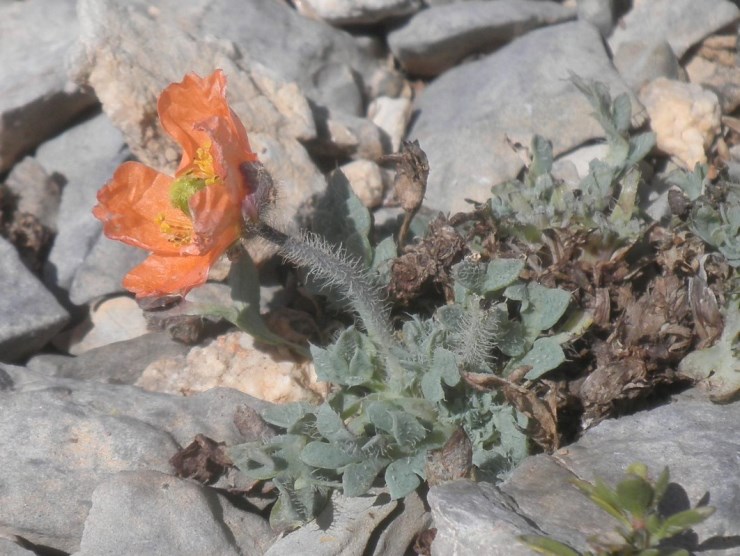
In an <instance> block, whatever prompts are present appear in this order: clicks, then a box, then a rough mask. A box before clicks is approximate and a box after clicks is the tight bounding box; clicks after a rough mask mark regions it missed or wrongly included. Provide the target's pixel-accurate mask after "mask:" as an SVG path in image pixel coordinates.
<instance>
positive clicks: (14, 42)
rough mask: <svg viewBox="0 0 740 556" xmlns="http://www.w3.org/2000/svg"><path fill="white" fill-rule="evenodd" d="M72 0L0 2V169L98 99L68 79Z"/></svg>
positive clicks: (74, 28)
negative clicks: (66, 57)
mask: <svg viewBox="0 0 740 556" xmlns="http://www.w3.org/2000/svg"><path fill="white" fill-rule="evenodd" d="M76 36H77V21H76V18H75V2H74V0H30V1H27V2H8V3H4V4H0V172H3V171H5V170H7V169H8V168H10V166H11V165H12V164H13V162H15V161H16V160H17V159H18V157H19V156H20V155H21V154H22V153H23V152H25V151H28V150H30V149H32V148H33V147H35V146H36V145H38V144H39V143H41V141H43V140H44V139H46V138H47V137H49V136H51V135H53V134H54V133H57V132H58V131H60V130H61V129H63V127H64V126H65V125H66V124H67V123H69V122H70V121H71V120H72V119H73V118H74V117H75V116H77V115H78V114H79V113H80V112H81V111H83V110H85V109H86V108H87V107H89V106H91V105H92V104H93V103H94V102H95V97H94V96H93V95H91V94H90V93H89V92H83V91H81V90H80V89H79V88H77V87H75V86H73V85H72V84H71V83H69V81H68V79H67V72H66V69H65V65H64V61H65V56H66V55H67V53H68V51H69V49H70V47H71V45H72V44H74V41H75V38H76Z"/></svg>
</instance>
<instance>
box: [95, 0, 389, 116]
mask: <svg viewBox="0 0 740 556" xmlns="http://www.w3.org/2000/svg"><path fill="white" fill-rule="evenodd" d="M106 3H109V2H106V1H104V0H95V1H94V2H85V3H84V4H81V7H82V9H83V10H85V11H88V10H94V11H96V12H97V13H102V12H103V11H105V10H107V9H108V8H107V7H105V5H106ZM134 3H135V4H136V5H137V6H138V8H139V9H140V10H141V11H148V8H149V6H150V2H148V1H147V0H136V2H131V3H130V4H134ZM150 13H152V12H151V11H150ZM149 17H152V18H153V19H154V20H155V21H154V25H155V27H156V28H157V29H160V28H161V27H163V26H169V25H170V24H171V23H172V22H175V23H176V24H177V25H178V26H180V28H181V29H182V30H184V31H186V32H187V33H188V34H190V35H191V36H193V37H207V36H212V37H219V38H220V39H225V40H228V41H233V43H234V44H235V45H236V46H237V48H238V50H239V51H240V52H241V53H242V54H244V56H248V57H249V59H250V60H254V61H256V62H259V63H260V64H262V65H263V66H264V67H268V68H270V69H271V70H272V71H273V72H275V74H277V75H279V76H280V77H281V78H282V79H283V80H286V81H294V82H296V83H298V85H299V87H300V88H301V90H302V91H303V92H304V93H305V94H306V95H307V96H308V97H310V98H311V99H313V100H315V101H316V102H318V103H319V104H322V105H325V106H327V107H329V108H332V109H335V110H343V111H345V112H349V113H352V114H355V115H358V116H359V115H362V111H358V107H359V108H362V106H363V103H362V97H363V86H362V83H363V81H366V80H369V79H371V77H372V76H373V74H374V73H376V72H381V73H382V72H385V71H387V70H384V69H382V68H381V65H382V64H381V63H380V61H378V60H376V59H374V58H373V56H371V55H370V53H368V52H366V51H365V50H363V49H362V48H361V47H360V46H358V44H357V42H356V41H355V40H354V39H353V38H352V37H351V36H350V35H349V34H348V33H346V32H344V31H341V30H338V29H335V28H333V27H331V26H330V25H328V24H327V23H324V22H323V21H316V20H310V19H307V18H305V17H302V16H301V15H300V14H298V13H297V12H296V11H295V10H293V9H292V8H291V7H290V6H289V5H288V4H286V3H284V2H274V1H273V0H252V1H250V2H243V1H242V0H217V1H213V0H193V1H191V2H188V3H187V4H183V3H182V2H179V1H178V0H166V1H160V2H157V8H156V14H155V15H150V16H149ZM123 22H126V23H128V22H127V21H126V19H124V20H122V23H123ZM114 29H115V26H114ZM154 39H155V40H154V41H153V42H154V43H156V45H157V46H156V48H157V50H155V51H154V52H157V56H158V57H161V56H162V54H164V52H162V50H163V46H164V45H163V41H162V38H161V34H158V35H155V37H154ZM140 40H142V37H140ZM165 42H166V41H165ZM172 46H175V47H176V46H177V44H175V45H172ZM167 48H170V47H168V46H164V49H167ZM174 54H175V55H176V54H177V51H175V52H174ZM184 54H185V53H183V56H182V58H183V60H182V62H183V63H187V61H188V56H185V55H184ZM175 59H177V58H175ZM162 62H164V60H162ZM182 65H183V64H182V63H178V64H177V65H176V67H181V66H182ZM201 65H202V64H201ZM191 67H192V69H193V70H196V68H197V66H193V65H192V64H191ZM212 67H216V66H211V68H212ZM162 69H165V68H164V67H163V68H159V70H158V71H161V70H162ZM208 71H209V72H210V71H211V70H208ZM168 73H169V72H167V73H165V74H163V75H161V76H160V78H161V79H166V76H167V75H168ZM177 73H179V74H180V76H178V80H179V78H180V77H181V75H182V74H183V73H184V72H181V71H180V72H177ZM348 93H351V94H348Z"/></svg>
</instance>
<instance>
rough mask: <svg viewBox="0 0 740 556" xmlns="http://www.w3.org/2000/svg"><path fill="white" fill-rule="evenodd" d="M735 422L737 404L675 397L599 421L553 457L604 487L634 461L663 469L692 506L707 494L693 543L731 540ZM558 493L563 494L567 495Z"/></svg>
mask: <svg viewBox="0 0 740 556" xmlns="http://www.w3.org/2000/svg"><path fill="white" fill-rule="evenodd" d="M689 396H691V393H689ZM738 419H740V404H731V405H718V404H712V403H709V402H707V401H705V400H692V399H683V398H681V399H679V400H678V401H676V402H674V403H671V404H669V405H665V406H662V407H658V408H656V409H653V410H651V411H647V412H642V413H638V414H635V415H631V416H628V417H622V418H620V419H616V420H608V421H603V422H602V423H600V424H599V425H598V426H596V427H594V428H593V429H591V430H589V431H588V433H587V434H585V435H584V437H583V438H582V439H581V440H579V441H578V442H577V443H576V444H574V445H571V446H569V447H567V448H564V449H562V450H560V451H558V452H556V453H555V454H554V455H553V457H554V459H555V461H556V462H557V463H558V464H559V465H561V466H563V467H565V468H566V469H568V470H569V471H570V472H571V473H572V474H573V475H575V476H577V477H579V478H581V479H586V480H589V481H592V480H593V479H594V478H595V477H600V478H602V479H604V480H605V481H607V483H609V484H614V483H616V482H617V481H618V480H619V479H620V478H621V476H622V474H623V473H624V470H625V469H626V468H627V466H629V465H630V464H631V463H634V462H642V463H644V464H646V465H647V466H648V467H649V468H650V469H651V471H652V472H653V474H654V476H657V474H658V473H660V471H661V470H662V469H663V467H664V466H666V465H667V466H669V467H670V472H671V480H672V482H673V483H676V484H678V485H680V486H681V487H682V488H683V489H684V490H685V494H686V495H687V496H688V501H689V502H690V503H691V505H692V506H693V505H695V504H696V503H697V502H698V501H699V500H700V499H702V497H704V496H705V495H707V494H709V504H710V505H711V506H714V507H715V508H716V509H717V511H716V513H715V514H714V515H713V516H712V517H711V518H709V519H708V520H706V521H705V522H703V523H701V524H699V525H697V526H696V527H695V528H694V531H696V533H697V535H698V536H699V538H700V539H701V540H707V539H708V538H709V537H713V536H719V537H731V536H737V535H740V513H738V507H739V506H738V504H740V485H739V484H738V482H737V481H736V480H734V479H733V478H734V477H738V476H739V475H740V461H738V459H737V442H736V438H737V430H736V427H735V425H734V424H735V423H736V422H737V420H738ZM504 488H505V487H504ZM570 492H572V491H570ZM563 494H564V495H569V494H568V491H567V490H566V491H565V492H564V493H563ZM672 509H674V510H676V509H686V508H678V507H674V508H672ZM532 517H535V518H537V517H539V516H532ZM573 523H577V520H576V521H574V522H573Z"/></svg>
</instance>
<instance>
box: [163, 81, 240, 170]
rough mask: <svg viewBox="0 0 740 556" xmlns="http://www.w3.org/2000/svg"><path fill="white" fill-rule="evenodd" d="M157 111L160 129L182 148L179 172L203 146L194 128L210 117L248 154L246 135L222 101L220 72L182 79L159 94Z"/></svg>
mask: <svg viewBox="0 0 740 556" xmlns="http://www.w3.org/2000/svg"><path fill="white" fill-rule="evenodd" d="M157 109H158V111H159V119H160V121H161V122H162V127H164V129H165V130H166V131H167V133H169V134H170V135H171V136H172V137H173V138H174V139H175V140H176V141H177V142H178V143H179V144H180V145H182V147H183V150H184V154H183V159H182V161H181V162H180V169H182V168H185V167H187V166H189V165H190V164H191V163H192V161H193V157H194V155H195V152H196V150H197V148H198V147H202V146H203V145H205V143H206V140H207V139H206V138H207V136H206V134H205V133H204V132H203V130H202V129H198V124H199V123H200V122H202V121H204V120H207V119H209V118H213V117H215V118H220V119H222V120H223V121H224V122H225V125H226V126H228V127H229V128H230V129H231V130H232V134H233V137H234V138H236V140H237V141H238V142H239V143H240V145H241V146H242V147H244V148H245V149H246V150H247V151H249V152H251V149H250V147H249V140H248V139H247V132H246V130H245V129H244V126H243V125H242V123H241V122H240V121H239V118H237V117H236V115H235V114H234V113H233V112H232V110H231V109H230V108H229V104H228V102H227V100H226V77H225V76H224V74H223V71H221V70H216V71H215V72H213V73H212V74H211V75H210V76H209V77H206V78H201V77H198V76H197V75H195V74H193V73H191V74H188V75H186V76H185V78H184V79H183V80H182V82H180V83H173V84H172V85H170V86H169V87H167V88H166V89H165V90H164V91H163V92H162V94H161V95H160V97H159V103H158V105H157Z"/></svg>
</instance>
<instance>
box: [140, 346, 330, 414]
mask: <svg viewBox="0 0 740 556" xmlns="http://www.w3.org/2000/svg"><path fill="white" fill-rule="evenodd" d="M136 385H137V386H139V387H141V388H144V389H146V390H152V391H157V392H166V393H171V394H192V393H195V392H203V391H206V390H209V389H211V388H215V387H218V386H220V387H228V388H234V389H236V390H239V391H241V392H245V393H247V394H249V395H250V396H254V397H255V398H259V399H262V400H267V401H271V402H276V403H286V402H291V401H299V400H314V401H317V400H319V399H320V398H321V397H323V396H325V395H326V394H327V392H328V390H327V388H328V385H326V384H324V383H318V382H317V379H316V373H315V371H314V370H313V366H312V365H311V364H310V363H307V362H298V361H296V360H295V359H294V358H293V357H292V356H291V355H290V354H288V353H285V352H282V351H280V350H278V349H276V348H271V347H269V346H265V347H264V348H263V349H260V348H258V347H257V346H255V343H254V339H253V338H252V337H251V336H250V335H249V334H246V333H244V332H230V333H227V334H224V335H222V336H219V337H218V338H216V339H215V340H213V341H212V342H210V343H209V344H207V345H206V346H203V347H194V348H192V349H191V350H190V353H188V355H187V357H186V358H185V361H183V360H182V359H180V358H174V359H163V360H160V361H158V362H154V363H152V364H151V365H149V366H148V367H147V368H146V369H145V370H144V372H143V373H142V375H141V377H140V378H139V380H137V382H136Z"/></svg>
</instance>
